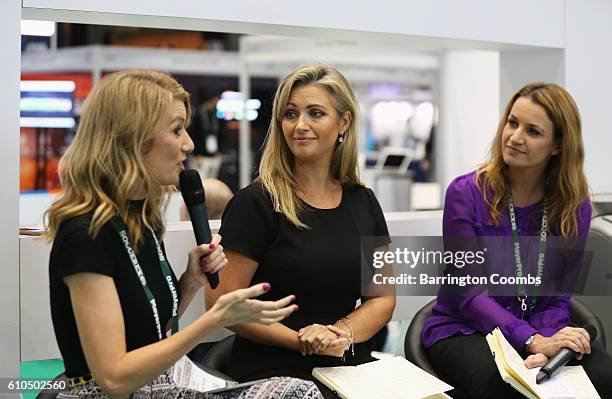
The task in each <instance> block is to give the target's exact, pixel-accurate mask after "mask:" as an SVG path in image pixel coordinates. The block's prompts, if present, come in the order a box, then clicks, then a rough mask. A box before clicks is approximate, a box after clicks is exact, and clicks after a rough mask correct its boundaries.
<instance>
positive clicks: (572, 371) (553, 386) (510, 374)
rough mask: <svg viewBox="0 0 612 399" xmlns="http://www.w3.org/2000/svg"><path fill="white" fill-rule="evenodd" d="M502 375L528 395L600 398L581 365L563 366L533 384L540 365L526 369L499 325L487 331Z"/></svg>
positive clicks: (532, 398) (541, 398) (539, 398)
mask: <svg viewBox="0 0 612 399" xmlns="http://www.w3.org/2000/svg"><path fill="white" fill-rule="evenodd" d="M486 338H487V343H488V344H489V349H490V350H491V353H492V354H493V358H494V359H495V364H496V366H497V370H498V371H499V374H500V375H501V377H502V379H503V380H504V381H505V382H507V383H508V384H510V386H512V387H513V388H514V389H516V390H517V391H519V392H520V393H521V394H523V395H524V396H525V397H527V398H529V399H561V398H563V399H601V397H600V396H599V394H598V393H597V391H596V390H595V387H594V386H593V383H591V380H590V379H589V377H588V376H587V374H586V372H585V371H584V369H583V368H582V366H565V367H563V368H562V369H561V370H559V372H558V373H556V374H555V375H554V376H553V378H551V379H550V380H548V381H545V382H543V383H542V384H536V375H537V374H538V371H539V370H540V368H539V367H538V368H534V369H528V368H527V367H525V364H524V362H523V359H522V358H521V356H520V355H519V354H518V353H517V352H516V350H514V348H513V347H512V345H510V343H509V342H508V340H507V339H506V337H504V334H503V333H502V332H501V330H500V329H499V328H496V329H495V330H493V332H492V333H490V334H488V335H487V337H486Z"/></svg>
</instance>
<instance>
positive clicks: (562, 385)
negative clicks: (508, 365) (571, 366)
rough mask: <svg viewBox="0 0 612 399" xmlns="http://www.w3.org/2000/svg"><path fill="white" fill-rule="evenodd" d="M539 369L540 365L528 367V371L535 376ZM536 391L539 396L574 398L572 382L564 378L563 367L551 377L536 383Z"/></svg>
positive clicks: (556, 398) (559, 398)
mask: <svg viewBox="0 0 612 399" xmlns="http://www.w3.org/2000/svg"><path fill="white" fill-rule="evenodd" d="M539 371H540V367H536V368H533V369H529V372H530V373H531V374H532V375H533V378H534V379H535V378H536V375H537V374H538V372H539ZM538 393H539V394H540V396H542V397H545V398H554V399H574V398H576V390H575V389H574V388H573V384H571V382H570V381H568V379H567V378H564V373H563V369H561V370H559V372H558V373H555V374H554V375H553V376H552V378H550V379H548V380H546V381H545V382H543V383H541V384H538Z"/></svg>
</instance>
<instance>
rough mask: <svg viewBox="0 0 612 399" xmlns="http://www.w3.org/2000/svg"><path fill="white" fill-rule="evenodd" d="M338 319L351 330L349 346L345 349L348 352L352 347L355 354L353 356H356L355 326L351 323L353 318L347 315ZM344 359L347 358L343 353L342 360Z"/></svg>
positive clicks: (352, 353) (352, 352)
mask: <svg viewBox="0 0 612 399" xmlns="http://www.w3.org/2000/svg"><path fill="white" fill-rule="evenodd" d="M338 321H339V322H342V323H344V324H345V325H346V326H347V327H348V329H349V332H350V336H349V343H348V345H347V347H346V349H345V350H344V351H345V352H346V351H347V350H348V349H349V348H351V355H353V357H355V337H354V335H353V326H352V324H351V320H350V319H348V318H346V317H342V318H341V319H340V320H338ZM344 360H345V359H344V354H343V355H342V361H344Z"/></svg>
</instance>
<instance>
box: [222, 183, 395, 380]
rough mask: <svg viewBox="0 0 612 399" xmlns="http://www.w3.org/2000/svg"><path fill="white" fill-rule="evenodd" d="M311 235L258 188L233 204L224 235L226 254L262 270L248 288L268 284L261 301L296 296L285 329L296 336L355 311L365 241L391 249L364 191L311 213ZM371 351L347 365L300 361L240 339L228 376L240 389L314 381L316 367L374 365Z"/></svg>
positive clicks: (354, 188) (358, 351) (361, 349)
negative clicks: (278, 381)
mask: <svg viewBox="0 0 612 399" xmlns="http://www.w3.org/2000/svg"><path fill="white" fill-rule="evenodd" d="M300 219H301V220H302V222H304V223H305V224H306V225H308V226H309V229H301V230H299V229H297V228H296V227H294V226H293V225H292V224H291V223H290V222H289V221H288V220H287V219H286V217H285V216H284V215H282V214H281V213H276V212H274V210H273V205H272V200H271V198H270V197H269V195H268V194H267V192H266V191H265V189H264V188H263V186H262V185H261V183H259V182H256V183H253V184H251V185H250V186H248V187H246V188H244V189H242V190H240V191H239V192H238V193H236V195H235V196H234V198H233V199H232V200H231V202H230V203H229V204H228V206H227V208H226V210H225V213H224V215H223V219H222V225H221V229H220V234H221V235H222V236H223V246H224V247H225V248H226V249H230V250H234V251H238V252H240V253H242V254H243V255H245V256H247V257H249V258H251V259H253V260H255V261H257V262H258V264H259V265H258V268H257V271H256V272H255V275H254V276H253V279H252V280H251V283H250V285H253V284H257V283H260V282H269V283H270V284H271V285H272V290H271V291H270V292H269V293H267V294H265V295H263V296H262V297H261V299H264V300H276V299H280V298H282V297H284V296H286V295H290V294H294V295H296V301H295V303H297V304H298V305H299V307H300V309H299V311H297V312H294V313H293V314H291V315H290V316H289V317H288V318H287V319H285V320H283V321H282V322H281V323H283V324H284V325H286V326H287V327H289V328H291V329H293V330H295V331H298V330H299V329H300V328H302V327H305V326H308V325H310V324H313V323H318V324H323V325H325V324H334V323H335V322H336V321H338V320H339V319H340V318H342V317H344V316H346V315H348V314H349V313H351V312H352V311H353V310H354V309H355V305H356V301H357V300H359V299H360V298H361V272H360V268H361V266H360V265H361V256H362V253H361V241H360V239H361V237H362V236H380V240H379V241H380V242H379V244H380V245H385V244H387V243H388V242H389V237H388V236H389V233H388V229H387V225H386V222H385V219H384V215H383V213H382V210H381V208H380V205H379V204H378V201H377V200H376V197H375V196H374V193H373V192H372V191H371V190H370V189H367V188H365V187H362V186H358V185H353V184H345V185H343V187H342V201H341V203H340V205H339V206H338V207H337V208H334V209H315V208H312V207H310V206H307V210H306V211H304V212H303V213H302V215H301V217H300ZM372 360H373V358H372V357H371V356H370V350H369V347H368V343H360V344H357V345H355V356H354V357H353V356H351V355H350V354H349V352H347V356H346V361H344V362H343V361H342V360H341V359H340V358H336V357H332V356H320V355H311V356H302V355H301V354H300V353H299V352H294V351H291V350H289V349H285V348H281V347H276V346H269V345H261V344H257V343H254V342H251V341H249V340H247V339H244V338H242V337H240V336H237V337H236V340H235V344H234V347H233V349H232V354H231V362H230V366H229V370H227V371H228V373H229V374H230V375H231V376H232V377H233V378H236V379H237V380H238V381H248V380H252V379H256V378H263V377H271V376H280V375H289V376H295V377H300V378H304V379H312V376H311V374H310V373H311V371H312V368H313V367H325V366H342V365H345V366H346V365H355V364H361V363H365V362H368V361H372Z"/></svg>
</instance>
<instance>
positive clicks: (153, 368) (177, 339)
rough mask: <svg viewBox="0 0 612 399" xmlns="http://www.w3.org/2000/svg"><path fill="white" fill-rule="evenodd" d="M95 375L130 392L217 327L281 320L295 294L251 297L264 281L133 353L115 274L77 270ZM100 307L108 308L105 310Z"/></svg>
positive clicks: (111, 387) (78, 307)
mask: <svg viewBox="0 0 612 399" xmlns="http://www.w3.org/2000/svg"><path fill="white" fill-rule="evenodd" d="M64 282H65V283H66V285H67V286H68V289H69V291H70V300H71V302H72V307H73V311H74V316H75V320H76V324H77V329H78V332H79V338H80V341H81V346H82V348H83V352H84V354H85V358H86V360H87V364H88V366H89V368H90V370H91V373H92V375H93V376H94V378H95V379H96V381H97V383H98V384H99V385H100V387H102V389H103V390H104V391H105V392H106V393H107V394H109V395H110V396H125V395H127V394H130V393H132V392H134V391H136V390H137V389H138V388H140V387H142V386H143V385H145V384H147V383H148V382H150V381H151V380H152V379H153V378H155V377H157V376H159V375H160V374H161V373H163V372H164V371H165V370H166V369H168V368H169V367H170V366H171V365H172V364H174V363H175V362H176V361H177V360H178V359H179V358H181V357H182V356H183V355H185V354H186V353H187V352H189V351H190V350H191V349H193V348H194V347H195V346H196V345H197V344H198V343H199V342H201V340H202V338H203V337H204V336H205V335H206V334H207V333H209V332H210V331H211V330H212V329H213V328H216V327H218V326H226V325H230V324H235V323H236V322H244V321H249V322H251V321H253V322H254V321H257V322H262V323H267V324H270V323H276V322H278V321H279V320H282V319H283V318H284V317H286V316H287V315H289V314H290V313H291V312H292V311H293V310H295V309H294V308H293V307H292V306H287V305H288V304H289V302H290V301H291V297H287V298H283V299H282V300H279V301H276V302H263V301H258V300H255V299H249V298H252V297H254V296H257V295H261V294H262V293H263V292H265V290H264V285H263V284H258V285H256V286H253V287H251V288H248V289H244V290H240V291H237V292H232V293H229V294H228V295H224V296H223V297H221V298H219V301H218V304H216V305H215V306H214V307H213V308H212V309H210V310H209V311H208V312H206V313H204V314H203V315H202V316H200V317H199V318H198V319H197V320H195V321H194V322H193V323H192V324H190V325H189V326H187V327H185V328H184V329H182V330H181V331H179V332H177V333H176V334H174V335H172V336H170V337H168V338H165V339H163V340H161V341H159V342H156V343H154V344H150V345H147V346H144V347H142V348H138V349H135V350H132V351H130V352H127V349H126V344H125V328H124V319H123V312H122V310H121V304H120V302H119V295H118V294H117V289H116V287H115V284H114V281H113V279H112V278H111V277H108V276H104V275H101V274H94V273H77V274H73V275H70V276H67V277H65V278H64ZM100 309H104V311H103V312H101V311H100Z"/></svg>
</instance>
